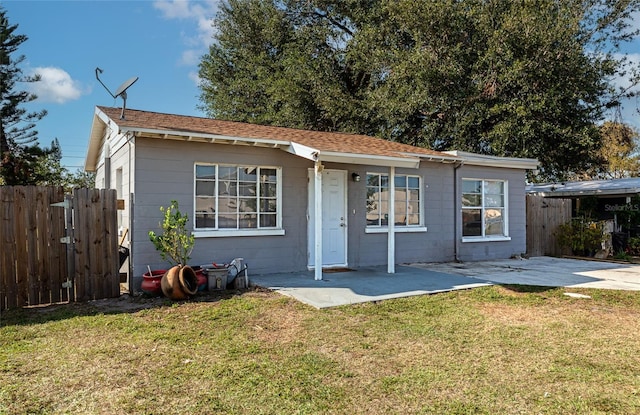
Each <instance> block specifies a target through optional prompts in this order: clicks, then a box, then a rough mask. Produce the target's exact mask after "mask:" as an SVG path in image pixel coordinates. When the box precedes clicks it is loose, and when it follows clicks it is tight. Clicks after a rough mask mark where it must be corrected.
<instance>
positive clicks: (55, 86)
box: [28, 66, 85, 104]
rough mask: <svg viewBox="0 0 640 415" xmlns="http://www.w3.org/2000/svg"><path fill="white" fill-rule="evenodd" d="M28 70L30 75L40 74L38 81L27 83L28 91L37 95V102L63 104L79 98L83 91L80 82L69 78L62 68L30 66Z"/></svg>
mask: <svg viewBox="0 0 640 415" xmlns="http://www.w3.org/2000/svg"><path fill="white" fill-rule="evenodd" d="M29 72H30V75H35V74H38V75H40V80H39V81H38V82H31V83H29V84H28V88H29V91H30V92H32V93H34V94H35V95H37V96H38V99H37V101H38V102H55V103H57V104H64V103H65V102H67V101H73V100H76V99H78V98H80V96H82V94H83V93H84V92H85V91H83V90H82V87H81V85H80V83H79V82H78V81H74V80H73V79H71V76H70V75H69V74H68V73H67V72H66V71H64V70H63V69H60V68H54V67H51V66H48V67H39V68H32V69H31V70H30V71H29Z"/></svg>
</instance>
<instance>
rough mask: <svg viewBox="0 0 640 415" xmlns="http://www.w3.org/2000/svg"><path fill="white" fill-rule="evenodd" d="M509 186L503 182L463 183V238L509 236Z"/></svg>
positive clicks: (479, 181)
mask: <svg viewBox="0 0 640 415" xmlns="http://www.w3.org/2000/svg"><path fill="white" fill-rule="evenodd" d="M506 183H507V182H505V181H502V180H477V179H463V180H462V236H463V237H469V238H496V237H498V238H499V237H506V236H508V234H509V232H508V226H507V197H506V189H507V186H506Z"/></svg>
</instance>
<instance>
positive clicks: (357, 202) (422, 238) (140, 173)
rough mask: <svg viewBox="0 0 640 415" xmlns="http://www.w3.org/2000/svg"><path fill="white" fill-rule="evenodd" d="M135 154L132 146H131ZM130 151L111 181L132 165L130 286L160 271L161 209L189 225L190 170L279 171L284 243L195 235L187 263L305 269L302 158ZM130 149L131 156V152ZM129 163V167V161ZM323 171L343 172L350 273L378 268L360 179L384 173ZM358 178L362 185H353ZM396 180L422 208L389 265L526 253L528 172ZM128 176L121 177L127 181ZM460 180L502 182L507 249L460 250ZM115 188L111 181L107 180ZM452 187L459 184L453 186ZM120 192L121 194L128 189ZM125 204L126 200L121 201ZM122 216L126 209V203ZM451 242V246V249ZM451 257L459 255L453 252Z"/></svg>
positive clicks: (450, 168)
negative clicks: (416, 185) (415, 183)
mask: <svg viewBox="0 0 640 415" xmlns="http://www.w3.org/2000/svg"><path fill="white" fill-rule="evenodd" d="M132 148H133V146H132ZM129 151H130V150H129V147H128V145H123V146H121V147H120V148H119V149H115V150H113V149H112V157H111V169H112V178H113V177H115V171H116V170H117V169H118V168H122V169H123V173H124V171H127V170H128V167H127V163H129V156H131V160H132V176H131V177H129V176H124V175H123V179H122V180H123V182H125V183H128V182H129V179H131V183H134V182H135V189H134V188H133V185H132V186H131V188H129V187H128V184H127V185H126V186H124V188H123V193H124V192H126V193H127V194H128V193H132V194H134V195H135V196H134V204H133V209H134V210H133V215H132V216H131V219H132V220H131V222H130V223H131V228H132V229H131V231H132V232H131V234H130V238H131V244H132V246H133V248H134V249H132V277H133V281H134V282H133V286H134V287H139V285H140V282H141V280H142V274H143V273H144V272H146V270H147V266H149V267H151V268H153V269H165V268H166V267H167V266H168V264H167V263H165V262H163V261H162V259H161V258H160V255H159V253H158V252H157V251H156V250H155V249H154V247H153V245H152V244H151V242H150V241H149V237H148V232H149V231H150V230H155V231H158V230H160V226H159V222H160V221H161V220H162V212H161V211H160V209H159V208H160V206H168V205H169V204H170V203H171V200H174V199H175V200H177V201H178V203H179V206H180V210H181V212H183V213H186V214H188V216H189V226H190V227H193V225H194V223H193V220H194V206H193V203H194V201H193V194H194V164H195V163H223V164H238V165H256V166H277V167H281V169H282V223H283V228H284V230H285V234H284V235H281V236H238V237H199V238H196V244H195V249H194V251H193V253H192V255H191V258H192V259H191V261H190V263H191V265H203V264H208V263H211V262H214V261H215V262H227V261H230V260H231V259H233V258H235V257H242V258H244V259H245V261H246V263H247V264H248V266H249V270H250V274H251V273H255V274H262V273H272V272H296V271H303V270H306V269H307V264H308V258H307V253H308V237H307V220H308V214H307V209H308V192H307V186H308V181H307V177H308V170H309V169H310V168H312V167H313V163H312V162H311V161H309V160H306V159H303V158H300V157H297V156H294V155H291V154H288V153H286V152H284V151H281V150H277V149H268V148H261V147H250V146H240V145H236V146H233V145H224V144H208V143H198V142H186V141H177V140H175V141H174V140H161V139H149V138H143V137H137V138H136V141H135V152H132V153H131V154H129ZM131 151H132V150H131ZM134 161H135V162H134ZM325 168H327V169H341V170H346V171H347V173H348V174H347V177H348V180H347V197H348V198H347V211H348V215H349V217H348V221H347V223H348V228H347V232H348V247H347V252H348V265H349V266H350V267H352V268H359V267H365V266H375V265H384V264H386V261H387V233H367V232H366V180H365V179H364V178H366V175H367V173H376V172H377V173H388V172H389V168H385V167H377V166H363V165H357V166H354V165H344V164H338V163H326V164H325ZM352 173H358V174H359V175H360V176H361V177H362V178H363V179H362V180H361V181H360V182H354V181H353V180H351V174H352ZM396 174H409V175H418V176H420V177H421V180H422V181H421V187H422V209H423V213H424V225H425V227H426V229H427V230H426V232H410V233H403V232H398V233H396V252H395V257H396V263H398V264H399V263H411V262H443V261H453V260H455V259H456V258H457V259H460V260H462V261H474V260H484V259H495V258H508V257H510V256H511V255H513V254H517V253H521V252H525V250H526V235H525V232H526V218H525V194H524V192H525V190H524V183H525V173H524V171H521V170H515V169H503V168H488V167H476V166H462V167H460V168H458V169H457V170H456V167H455V165H454V164H442V163H436V162H426V161H425V162H422V163H421V165H420V168H419V169H401V168H398V169H396ZM125 177H126V178H125ZM463 178H476V179H499V180H507V181H508V201H509V202H508V203H509V204H508V215H509V236H510V237H511V240H510V241H493V242H462V238H461V217H460V216H461V205H460V195H456V192H461V188H462V179H463ZM112 180H113V179H112ZM456 181H457V184H456ZM125 189H126V190H125ZM125 199H126V198H125ZM125 206H126V208H129V201H128V200H126V201H125ZM456 242H457V243H456ZM456 249H457V252H456Z"/></svg>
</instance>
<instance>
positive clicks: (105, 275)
mask: <svg viewBox="0 0 640 415" xmlns="http://www.w3.org/2000/svg"><path fill="white" fill-rule="evenodd" d="M73 204H74V209H73V212H74V216H73V221H74V238H75V253H74V257H75V279H74V288H75V297H76V301H86V300H96V299H99V298H110V297H117V296H118V295H120V274H119V265H120V264H119V258H118V229H117V220H116V192H115V191H105V190H99V189H75V190H74V192H73Z"/></svg>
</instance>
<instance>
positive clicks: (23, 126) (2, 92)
mask: <svg viewBox="0 0 640 415" xmlns="http://www.w3.org/2000/svg"><path fill="white" fill-rule="evenodd" d="M17 28H18V25H12V24H10V23H9V19H8V18H7V14H6V11H5V10H4V9H2V8H0V178H1V179H2V180H3V181H4V183H5V184H8V185H15V184H36V183H37V180H36V177H35V174H36V169H37V168H38V164H39V163H40V162H41V159H42V158H43V157H47V155H48V154H50V153H51V151H52V150H53V149H42V148H40V147H39V145H38V144H37V142H36V140H37V138H38V136H37V135H38V133H37V131H36V130H35V129H34V127H35V123H36V122H37V121H38V120H40V119H42V117H44V116H45V115H46V111H44V110H43V111H31V112H30V111H27V110H26V108H24V104H26V103H28V102H31V101H33V100H35V99H36V98H37V97H36V96H35V95H34V94H32V93H29V92H27V91H24V90H20V88H19V87H18V86H19V85H20V84H22V83H24V82H35V81H38V80H39V78H38V77H37V76H35V77H30V76H25V75H24V74H23V73H22V69H21V68H20V66H19V65H20V64H21V63H22V62H23V61H24V59H25V57H24V55H18V56H17V57H16V56H15V55H14V54H15V53H16V52H17V51H18V48H19V47H20V45H21V44H22V43H24V42H25V41H26V40H27V37H26V36H25V35H21V34H17V33H15V31H16V29H17Z"/></svg>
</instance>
